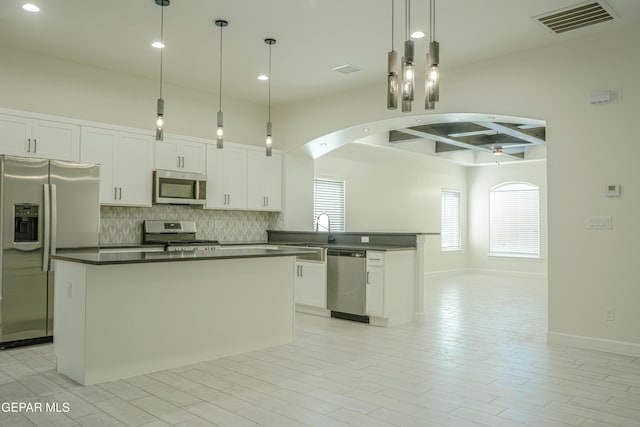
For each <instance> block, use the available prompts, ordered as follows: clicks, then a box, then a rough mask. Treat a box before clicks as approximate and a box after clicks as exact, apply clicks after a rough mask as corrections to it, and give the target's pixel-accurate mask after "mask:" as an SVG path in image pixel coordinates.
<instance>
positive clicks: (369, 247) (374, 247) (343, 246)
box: [268, 242, 416, 251]
mask: <svg viewBox="0 0 640 427" xmlns="http://www.w3.org/2000/svg"><path fill="white" fill-rule="evenodd" d="M268 244H269V245H274V246H296V247H300V248H304V247H313V248H327V249H329V250H331V249H337V250H363V251H415V250H416V248H415V246H401V245H380V244H375V243H374V244H367V243H312V242H309V243H301V242H270V243H268Z"/></svg>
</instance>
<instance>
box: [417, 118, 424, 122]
mask: <svg viewBox="0 0 640 427" xmlns="http://www.w3.org/2000/svg"><path fill="white" fill-rule="evenodd" d="M423 121H424V120H423V119H416V122H418V123H422V122H423Z"/></svg>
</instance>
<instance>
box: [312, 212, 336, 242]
mask: <svg viewBox="0 0 640 427" xmlns="http://www.w3.org/2000/svg"><path fill="white" fill-rule="evenodd" d="M321 223H322V224H321ZM321 228H322V229H321ZM318 231H326V232H328V233H329V235H328V236H327V243H335V242H336V238H335V237H333V234H331V219H330V218H329V215H327V214H326V213H321V214H320V215H318V217H317V218H316V233H317V232H318Z"/></svg>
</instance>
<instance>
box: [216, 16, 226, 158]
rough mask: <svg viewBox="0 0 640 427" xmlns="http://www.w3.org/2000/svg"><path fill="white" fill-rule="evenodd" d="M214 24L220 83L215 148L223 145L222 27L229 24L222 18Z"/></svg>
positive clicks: (220, 147)
mask: <svg viewBox="0 0 640 427" xmlns="http://www.w3.org/2000/svg"><path fill="white" fill-rule="evenodd" d="M216 25H217V26H218V27H220V84H219V86H218V95H219V96H218V129H217V130H216V148H218V149H222V148H223V146H224V129H223V127H222V121H223V120H222V119H223V118H222V29H223V28H224V27H226V26H228V25H229V22H227V21H225V20H224V19H217V20H216Z"/></svg>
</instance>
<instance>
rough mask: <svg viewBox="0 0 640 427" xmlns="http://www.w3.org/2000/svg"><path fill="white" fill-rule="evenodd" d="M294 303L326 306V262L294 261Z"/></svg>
mask: <svg viewBox="0 0 640 427" xmlns="http://www.w3.org/2000/svg"><path fill="white" fill-rule="evenodd" d="M294 283H295V295H296V304H303V305H305V306H311V307H317V308H320V309H326V308H327V264H326V263H325V262H318V261H316V262H313V261H296V276H295V282H294Z"/></svg>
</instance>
